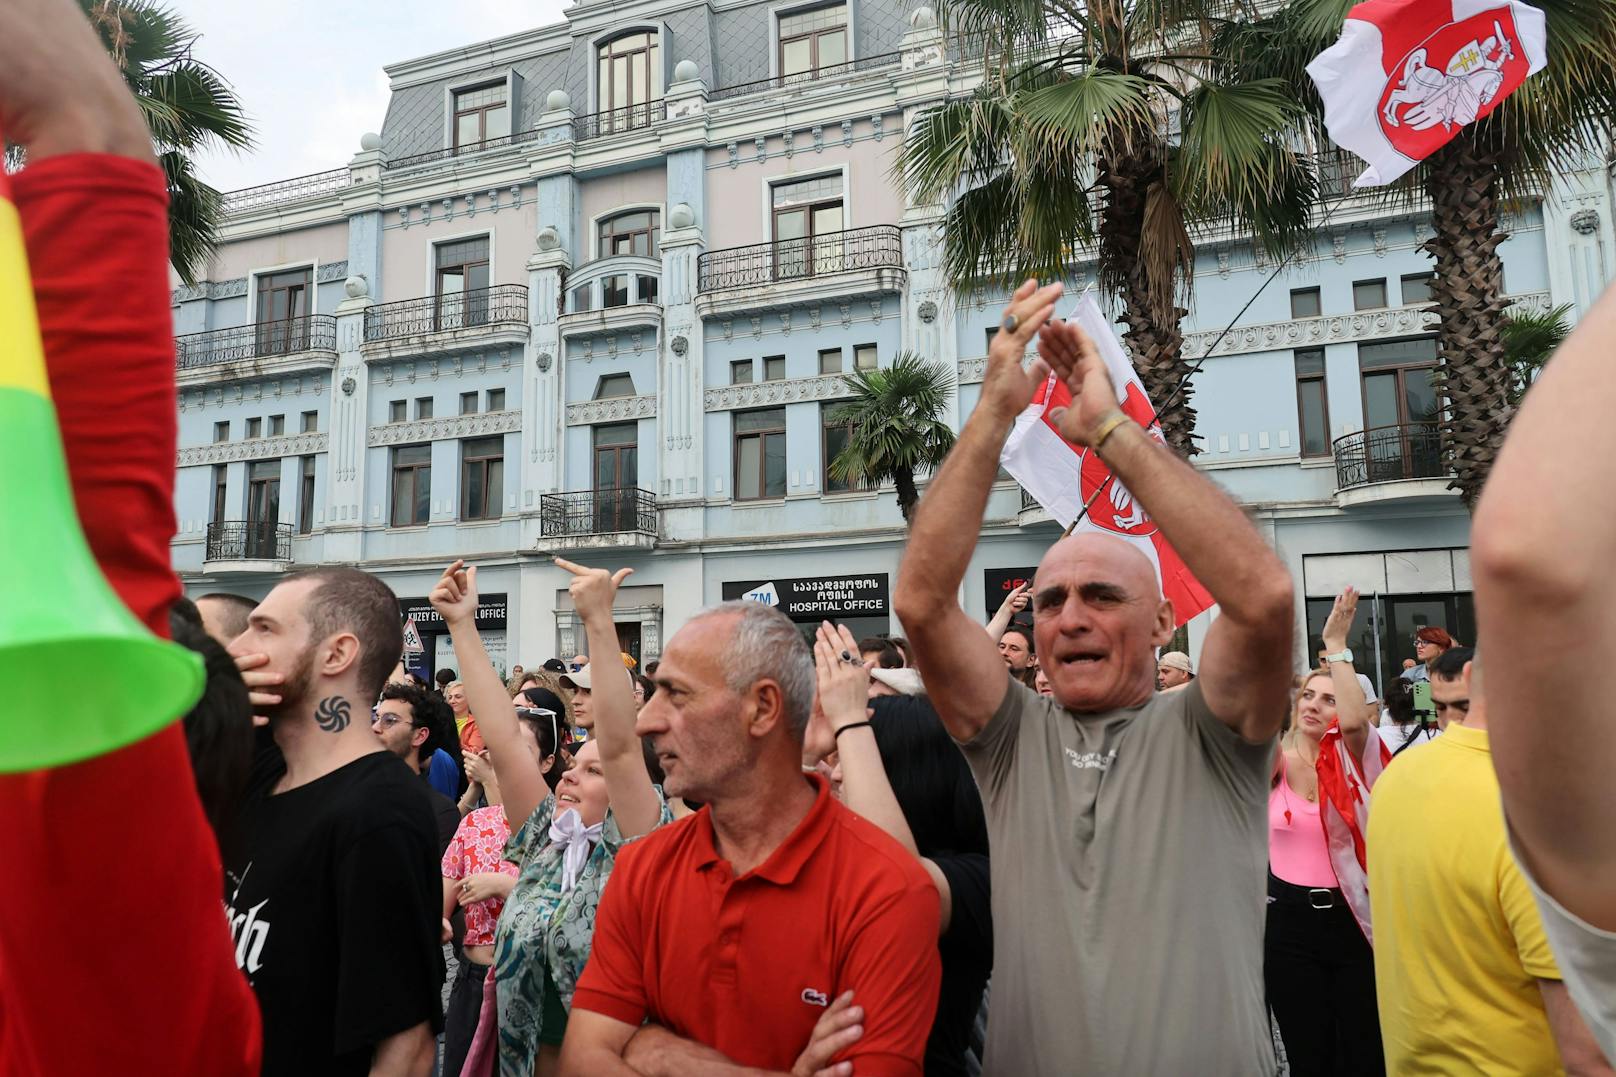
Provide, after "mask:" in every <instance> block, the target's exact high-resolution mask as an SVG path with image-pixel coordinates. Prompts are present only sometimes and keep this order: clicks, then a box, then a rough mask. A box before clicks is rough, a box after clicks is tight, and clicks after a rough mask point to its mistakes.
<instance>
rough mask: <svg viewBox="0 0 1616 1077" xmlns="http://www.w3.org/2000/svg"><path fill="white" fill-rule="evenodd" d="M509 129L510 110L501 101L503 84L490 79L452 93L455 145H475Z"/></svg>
mask: <svg viewBox="0 0 1616 1077" xmlns="http://www.w3.org/2000/svg"><path fill="white" fill-rule="evenodd" d="M510 133H511V110H510V108H509V107H508V106H507V102H506V101H505V84H504V83H503V82H494V83H490V84H488V85H486V86H476V87H473V88H471V89H469V90H459V91H457V92H456V93H455V95H454V144H455V148H456V149H461V148H463V147H468V146H475V145H476V144H477V143H479V142H486V141H488V140H489V139H491V138H504V137H505V136H506V135H508V134H510Z"/></svg>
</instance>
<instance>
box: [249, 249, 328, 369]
mask: <svg viewBox="0 0 1616 1077" xmlns="http://www.w3.org/2000/svg"><path fill="white" fill-rule="evenodd" d="M313 289H314V270H313V269H310V268H307V267H305V268H302V269H284V270H281V271H279V272H276V273H265V274H263V275H262V276H260V277H259V278H258V300H257V307H258V318H257V329H256V330H255V334H256V337H257V344H258V354H259V355H285V354H286V353H287V352H296V351H302V350H304V349H305V348H307V347H308V346H309V345H308V336H309V323H308V320H307V318H308V314H309V302H310V298H311V296H312V295H313Z"/></svg>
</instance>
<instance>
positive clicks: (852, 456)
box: [827, 352, 954, 518]
mask: <svg viewBox="0 0 1616 1077" xmlns="http://www.w3.org/2000/svg"><path fill="white" fill-rule="evenodd" d="M843 380H844V382H845V383H846V385H847V388H848V391H849V392H850V393H851V394H852V395H851V397H850V398H849V399H848V400H847V402H846V403H843V404H840V405H838V406H837V407H835V408H834V409H832V410H831V411H830V413H829V414H828V415H827V421H828V422H830V423H833V424H838V425H840V424H846V425H847V426H848V427H849V428H850V430H849V436H848V440H847V445H846V447H845V448H843V449H842V451H841V452H840V453H838V454H837V455H836V458H835V459H833V460H831V461H830V463H829V466H828V468H827V470H828V472H829V473H830V476H831V478H832V479H834V480H836V481H837V482H848V483H854V484H858V485H863V486H874V485H877V484H879V483H881V482H885V481H889V480H890V481H893V482H895V483H897V484H898V486H899V488H900V490H901V489H903V488H904V486H905V485H906V482H907V483H908V484H912V482H913V476H914V475H915V474H916V473H917V472H928V471H931V470H933V469H935V468H936V467H938V466H940V465H941V463H942V461H943V458H944V457H946V456H947V455H948V450H949V449H951V448H953V445H954V431H953V428H952V427H951V426H949V424H948V423H947V422H946V421H944V420H943V418H942V416H943V413H944V410H945V409H946V408H947V406H948V401H949V398H950V397H951V396H952V395H953V392H954V379H953V375H952V372H951V371H949V370H948V368H947V367H946V366H944V365H942V364H940V363H932V362H929V361H927V360H926V359H923V358H922V357H920V356H918V355H915V354H913V353H911V352H904V353H902V354H900V355H898V356H897V357H895V358H894V359H893V361H892V364H891V365H890V366H887V367H884V368H881V369H877V370H860V371H856V372H854V373H852V374H847V375H844V377H843ZM912 507H913V506H912V505H910V506H906V507H905V508H904V513H905V517H906V518H907V516H908V514H909V512H910V510H911V509H912Z"/></svg>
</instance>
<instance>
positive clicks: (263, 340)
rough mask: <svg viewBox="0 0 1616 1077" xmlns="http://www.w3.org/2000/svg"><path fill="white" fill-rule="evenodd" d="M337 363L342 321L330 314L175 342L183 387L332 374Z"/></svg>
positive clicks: (193, 335) (215, 331) (236, 328)
mask: <svg viewBox="0 0 1616 1077" xmlns="http://www.w3.org/2000/svg"><path fill="white" fill-rule="evenodd" d="M336 359H337V320H336V318H334V317H332V316H331V315H329V314H309V315H305V316H304V317H301V318H282V319H279V320H277V321H272V322H257V323H255V324H253V325H238V326H234V327H232V328H229V329H213V330H210V331H208V332H206V333H185V334H183V335H181V336H177V337H175V338H174V370H175V373H176V375H177V379H178V381H179V383H180V384H181V385H187V384H195V383H198V382H204V381H207V382H213V381H233V380H236V379H240V378H245V377H260V376H263V375H266V374H279V373H287V372H290V371H293V370H297V369H302V368H306V367H308V366H310V365H314V366H319V367H323V368H326V369H330V368H331V367H332V366H333V365H334V364H335V363H336Z"/></svg>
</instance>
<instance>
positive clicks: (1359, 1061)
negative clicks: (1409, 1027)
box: [1263, 875, 1386, 1077]
mask: <svg viewBox="0 0 1616 1077" xmlns="http://www.w3.org/2000/svg"><path fill="white" fill-rule="evenodd" d="M1321 906H1322V907H1321ZM1263 979H1264V980H1265V981H1266V983H1267V987H1268V1005H1269V1006H1270V1007H1271V1008H1272V1009H1273V1011H1274V1019H1275V1020H1276V1021H1278V1022H1279V1035H1280V1038H1281V1039H1283V1040H1284V1041H1285V1055H1286V1057H1287V1059H1288V1060H1289V1061H1290V1069H1291V1073H1292V1075H1293V1077H1363V1075H1366V1074H1367V1075H1371V1077H1374V1075H1379V1074H1384V1073H1385V1072H1386V1059H1385V1055H1384V1053H1383V1052H1382V1049H1381V1045H1380V1015H1379V1013H1378V1012H1377V1011H1376V1009H1375V963H1374V957H1373V951H1371V950H1370V948H1369V943H1368V942H1367V941H1365V939H1364V937H1363V931H1362V930H1361V929H1360V928H1359V927H1358V921H1357V920H1356V919H1354V918H1353V915H1352V910H1351V909H1349V908H1347V904H1346V902H1345V901H1344V900H1343V899H1342V897H1341V891H1339V890H1309V889H1308V888H1307V887H1303V886H1292V885H1291V884H1290V883H1287V882H1283V881H1281V880H1279V879H1276V878H1274V877H1273V876H1272V875H1270V876H1269V877H1268V926H1267V930H1266V932H1265V934H1264V939H1263Z"/></svg>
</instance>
